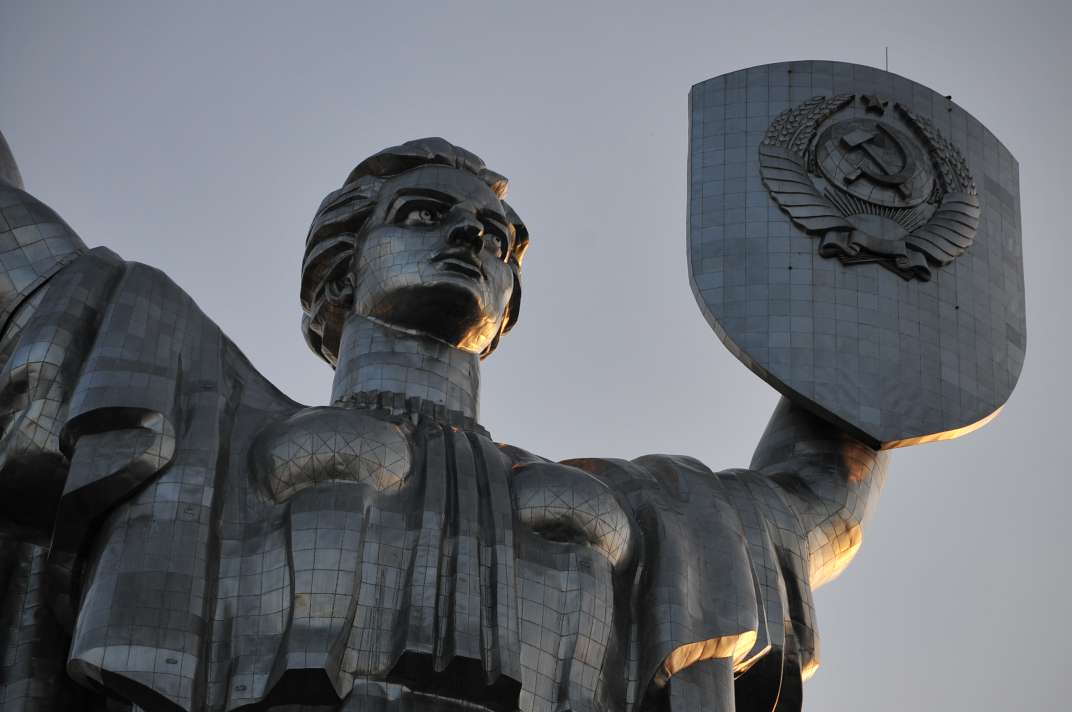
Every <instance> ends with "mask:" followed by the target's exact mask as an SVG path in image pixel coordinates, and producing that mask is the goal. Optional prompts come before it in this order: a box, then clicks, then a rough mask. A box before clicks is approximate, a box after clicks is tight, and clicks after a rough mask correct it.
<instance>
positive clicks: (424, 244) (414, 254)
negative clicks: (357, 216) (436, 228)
mask: <svg viewBox="0 0 1072 712" xmlns="http://www.w3.org/2000/svg"><path fill="white" fill-rule="evenodd" d="M432 242H434V239H427V238H426V237H425V236H423V235H414V234H410V233H408V232H406V231H404V230H400V229H398V228H395V227H382V228H376V229H374V230H372V231H371V232H370V233H369V234H368V235H367V236H366V237H365V239H364V240H362V241H361V246H360V248H359V251H358V254H357V260H356V261H355V263H354V276H355V277H356V278H357V285H358V286H357V288H358V290H359V291H360V292H365V293H368V292H371V291H378V290H379V289H380V288H382V287H383V286H384V285H386V284H388V283H390V282H392V281H394V280H398V279H400V278H403V279H404V278H406V276H407V275H409V279H410V280H412V279H413V278H415V276H416V273H417V267H418V266H419V265H421V264H423V263H424V262H426V261H427V259H428V252H429V243H432Z"/></svg>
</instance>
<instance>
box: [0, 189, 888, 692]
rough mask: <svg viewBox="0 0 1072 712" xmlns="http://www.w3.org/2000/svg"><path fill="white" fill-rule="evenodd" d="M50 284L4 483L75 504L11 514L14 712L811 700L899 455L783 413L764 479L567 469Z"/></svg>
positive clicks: (119, 281) (6, 394)
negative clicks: (833, 582) (854, 567)
mask: <svg viewBox="0 0 1072 712" xmlns="http://www.w3.org/2000/svg"><path fill="white" fill-rule="evenodd" d="M22 196H23V197H22V198H20V199H23V200H32V199H31V198H29V196H25V194H22ZM55 259H56V260H62V259H63V257H62V255H60V256H57V257H56V258H55ZM61 266H62V265H61ZM57 269H59V268H58V267H57ZM50 280H51V281H49V282H48V284H47V286H46V287H45V289H44V290H40V291H38V292H37V294H36V295H35V296H32V297H26V296H25V295H16V296H15V297H13V298H14V299H16V300H17V301H18V302H19V304H17V305H14V306H12V307H11V309H12V311H14V313H15V317H14V318H13V319H12V320H11V321H10V322H9V324H8V329H7V331H6V332H5V334H4V335H3V336H2V337H0V353H3V354H6V355H7V360H6V362H5V364H4V367H3V370H2V372H0V394H2V396H3V398H2V402H4V403H6V404H9V405H10V408H9V410H8V411H5V413H4V416H5V418H8V419H9V420H14V421H15V422H18V423H23V424H28V427H30V428H31V430H29V431H27V432H28V433H29V436H28V437H27V438H26V439H25V440H24V441H15V440H5V442H4V446H5V450H4V456H5V458H6V459H5V461H4V464H3V469H2V470H0V474H2V477H0V483H2V485H3V486H5V487H12V486H15V488H16V489H17V490H18V491H19V492H20V493H22V495H23V496H24V497H26V498H28V499H30V500H37V501H43V502H46V503H48V504H47V506H46V507H44V508H43V509H40V510H33V509H28V510H26V511H13V510H12V511H8V510H7V509H5V510H4V512H3V514H4V523H5V526H6V527H8V528H7V529H5V530H4V532H3V536H2V538H0V544H2V546H0V572H2V573H3V575H4V576H5V579H6V580H7V581H10V582H12V584H13V585H9V586H5V587H4V595H3V599H2V601H0V606H2V609H0V614H2V615H3V620H4V622H5V623H6V624H7V628H8V631H9V635H8V636H7V637H6V638H5V639H4V640H3V646H4V647H3V666H2V668H0V695H2V696H3V697H0V699H2V700H3V701H4V708H5V709H12V710H32V711H34V712H46V711H52V710H60V709H78V708H81V709H83V710H103V709H105V708H107V709H109V710H114V709H121V710H126V709H130V710H131V711H132V712H135V711H136V710H146V711H148V712H153V711H155V710H157V709H174V708H175V707H176V706H178V707H179V708H181V709H198V710H212V711H214V712H216V711H218V712H222V711H223V710H228V711H230V710H236V709H242V708H246V709H265V710H268V709H271V710H292V711H295V712H296V711H297V710H301V711H302V712H310V711H311V710H319V711H321V712H328V711H329V710H354V709H366V708H369V709H371V708H377V709H399V708H400V707H405V708H407V709H420V710H425V711H428V712H440V711H443V712H446V711H448V710H449V711H451V712H460V711H461V710H464V709H470V710H471V709H474V708H483V709H487V710H491V711H495V712H502V711H504V710H506V711H507V712H508V711H509V710H512V709H519V710H524V712H551V711H553V710H558V709H563V708H569V709H572V710H577V711H580V710H590V711H592V712H595V711H596V710H599V709H614V710H627V709H631V710H649V709H666V705H669V706H670V708H671V709H673V710H676V711H677V712H686V711H687V712H692V710H695V709H698V708H699V707H698V706H699V705H701V704H702V701H703V700H709V701H711V704H712V705H714V704H716V702H715V701H716V700H717V704H718V705H721V706H722V707H723V708H725V709H729V708H732V707H733V706H734V701H733V700H734V692H733V691H734V689H735V688H736V689H737V690H738V691H740V693H741V694H740V695H739V696H738V698H737V702H736V708H737V709H738V710H742V711H743V710H756V711H757V712H758V711H760V710H770V709H773V704H774V701H779V702H778V704H779V708H778V709H780V710H785V709H790V708H793V707H794V706H796V707H799V689H798V688H799V682H800V680H801V678H802V677H803V676H805V675H807V674H808V673H809V672H810V671H811V670H813V669H814V666H815V664H816V658H815V650H816V643H815V634H814V622H813V620H812V618H813V616H812V605H811V598H810V590H811V587H812V585H813V584H814V583H817V582H819V581H821V580H823V579H825V578H828V577H829V576H831V575H833V574H836V572H837V571H838V570H840V568H841V567H843V566H844V564H845V563H846V562H847V561H848V559H850V558H851V557H852V555H853V554H854V553H855V550H856V546H857V544H858V541H859V528H860V527H861V526H862V524H863V520H864V518H865V517H866V515H867V513H868V511H869V510H870V508H871V506H872V505H873V502H874V499H875V496H876V494H877V490H878V489H879V487H880V485H881V481H882V475H883V472H884V470H883V466H884V460H883V459H882V458H881V457H879V455H878V454H877V453H875V451H873V450H871V449H869V448H867V447H865V446H862V445H861V444H860V443H857V442H855V441H852V440H851V439H846V438H845V436H844V435H842V434H841V433H839V432H838V431H837V430H836V429H834V428H832V427H831V426H829V425H827V424H825V423H823V422H821V421H819V420H817V419H815V418H814V417H812V416H810V415H807V414H806V413H805V412H803V411H801V410H799V409H796V408H793V407H792V406H791V405H790V404H789V403H788V402H783V404H782V405H781V406H779V410H778V411H776V413H775V416H774V418H773V419H772V422H771V425H770V427H769V428H768V431H767V433H766V434H765V435H764V437H763V440H762V442H761V444H760V447H759V449H758V451H757V459H756V461H755V462H754V463H753V467H754V468H757V470H761V471H743V470H739V471H734V470H730V471H725V472H722V473H717V474H716V473H713V472H712V471H711V470H709V469H708V468H707V467H705V466H703V465H702V464H700V463H698V462H696V461H695V460H691V459H690V458H681V457H670V456H663V455H655V456H647V457H644V458H639V459H638V460H636V461H633V462H626V461H621V460H609V459H587V460H575V461H570V462H566V463H559V464H556V463H549V462H547V461H545V460H542V459H540V458H538V457H535V456H532V455H530V454H528V453H525V452H523V451H521V450H518V449H516V448H510V447H505V446H499V445H496V444H494V443H493V442H492V441H491V440H490V439H489V437H488V436H487V433H486V431H484V430H483V429H482V428H479V427H478V426H476V425H475V423H473V422H472V420H471V418H470V417H469V416H468V415H466V414H462V413H457V412H446V411H445V409H444V407H443V404H442V403H431V402H429V401H422V400H421V399H420V398H416V397H407V395H406V394H387V393H368V392H359V393H357V394H354V395H355V396H356V398H355V400H353V401H352V402H351V401H347V404H348V405H349V406H350V408H348V409H343V408H311V409H307V408H302V407H301V406H300V405H298V404H296V403H293V402H291V401H289V400H288V399H286V398H285V397H284V396H282V395H281V394H279V393H278V392H277V391H275V390H274V389H273V388H272V387H271V385H270V384H268V383H267V382H266V381H265V380H264V379H263V378H262V377H261V376H260V375H259V374H257V373H256V372H255V371H254V370H253V369H252V367H251V366H250V365H249V362H248V361H247V360H246V359H245V358H244V357H243V356H242V355H241V354H240V353H239V352H238V351H237V349H235V348H234V346H233V345H232V344H230V342H228V341H227V340H226V338H225V337H224V336H223V335H222V334H221V333H220V331H219V329H218V328H217V327H216V326H215V325H214V324H212V323H211V322H210V321H209V320H208V319H207V318H205V317H204V315H203V314H201V313H200V311H199V310H198V309H197V308H196V306H195V305H194V304H193V302H192V301H191V300H190V298H189V297H188V296H187V295H186V294H185V293H184V292H183V291H182V290H181V289H179V288H178V287H177V286H176V285H175V284H174V283H172V282H171V281H170V280H168V279H167V277H166V276H165V275H163V274H162V273H161V272H159V271H157V270H154V269H151V268H148V267H145V266H143V265H138V264H135V263H125V262H123V261H122V260H120V259H118V258H117V257H115V256H114V255H112V254H111V253H109V252H108V251H107V250H103V249H102V248H97V249H95V250H92V251H90V252H89V253H88V254H85V255H83V256H82V257H80V258H79V259H78V260H77V261H75V262H73V263H71V264H69V265H67V266H66V267H64V268H63V269H59V271H58V272H55V273H54V276H53V277H51V278H50ZM422 365H424V362H421V363H418V364H417V366H418V367H419V366H422ZM428 371H429V373H432V372H434V369H428ZM440 392H446V391H445V390H442V389H441V390H440ZM473 395H474V397H475V393H474V394H473ZM61 432H64V433H65V434H66V435H65V437H67V438H69V440H70V442H69V443H68V444H67V445H65V446H64V449H63V452H66V453H69V458H68V459H63V458H60V459H57V461H56V463H55V464H56V469H55V473H54V474H55V477H51V478H50V477H35V478H34V479H33V480H32V481H29V480H20V479H19V478H18V473H19V472H25V471H33V472H35V474H40V473H41V472H42V470H40V469H37V470H31V469H28V468H29V465H30V464H33V465H35V466H38V465H40V463H41V462H43V461H47V458H48V457H51V454H52V453H60V446H59V444H58V438H59V434H60V433H61ZM17 442H21V444H18V445H17V446H14V445H13V443H17ZM799 453H803V455H801V454H799ZM60 454H62V453H60ZM65 457H66V456H65ZM64 478H65V479H64ZM9 501H10V500H6V499H5V500H4V501H3V504H4V505H5V506H9ZM53 514H54V515H55V516H52V515H53ZM54 524H55V526H54ZM13 525H17V526H13ZM49 537H51V544H50V545H49V547H48V550H47V554H46V553H45V546H44V544H45V542H48V541H49ZM46 579H47V580H48V583H49V590H50V596H51V598H52V600H51V601H50V605H48V606H47V608H46V607H45V606H42V598H41V592H42V591H43V590H44V582H45V580H46ZM47 611H56V613H57V616H58V618H57V619H53V618H52V617H51V615H50V614H48V613H47ZM39 612H40V614H38V613H39ZM16 621H17V623H16ZM61 625H62V626H68V627H69V628H70V629H71V630H72V631H73V635H72V637H71V639H70V641H69V645H70V649H69V650H67V645H68V640H67V638H66V636H65V635H64V633H62V632H61V628H60V626H61ZM38 657H40V661H38ZM65 661H66V674H64V671H63V666H64V662H65ZM735 676H737V677H736V682H735ZM105 697H107V700H105V699H104V698H105ZM474 705H475V707H474Z"/></svg>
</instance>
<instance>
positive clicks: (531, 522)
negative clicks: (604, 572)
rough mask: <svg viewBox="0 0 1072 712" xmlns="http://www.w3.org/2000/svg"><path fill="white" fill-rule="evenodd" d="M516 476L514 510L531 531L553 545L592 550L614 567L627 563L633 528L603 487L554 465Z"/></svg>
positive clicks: (539, 466) (532, 468)
mask: <svg viewBox="0 0 1072 712" xmlns="http://www.w3.org/2000/svg"><path fill="white" fill-rule="evenodd" d="M515 473H516V474H515V477H514V480H513V492H514V501H515V505H514V506H515V512H516V513H517V517H518V519H519V520H520V521H521V523H522V524H524V525H526V526H527V527H528V528H529V529H531V530H532V531H533V533H535V534H536V535H537V536H539V537H541V538H543V539H546V540H549V541H553V542H559V543H562V544H572V545H582V546H590V547H593V548H595V549H597V550H599V551H601V552H602V553H603V554H604V555H606V556H607V558H608V559H610V562H611V563H612V564H613V565H614V566H615V567H618V566H621V565H623V564H625V563H627V562H628V561H629V560H630V558H631V556H632V550H633V547H634V544H633V541H634V539H635V538H636V536H635V535H634V533H633V529H634V525H633V522H632V519H631V518H630V517H629V515H628V514H627V513H626V511H625V509H623V507H622V506H621V504H620V503H619V502H618V498H617V497H616V496H615V495H614V492H613V491H612V490H611V489H610V488H609V487H607V485H606V484H604V483H603V482H601V481H600V480H599V479H597V478H595V477H593V476H592V475H590V474H588V473H587V472H584V471H583V470H579V469H577V468H575V467H569V466H566V465H560V464H557V463H544V462H538V463H532V464H528V465H525V466H524V467H521V468H518V469H517V470H516V471H515Z"/></svg>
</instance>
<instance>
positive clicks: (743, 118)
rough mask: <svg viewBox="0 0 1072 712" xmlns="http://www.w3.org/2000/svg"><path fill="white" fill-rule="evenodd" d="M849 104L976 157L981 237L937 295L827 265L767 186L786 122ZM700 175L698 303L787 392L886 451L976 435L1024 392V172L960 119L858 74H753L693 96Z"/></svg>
mask: <svg viewBox="0 0 1072 712" xmlns="http://www.w3.org/2000/svg"><path fill="white" fill-rule="evenodd" d="M843 93H850V94H858V95H862V94H877V95H880V96H882V97H885V98H888V99H889V101H890V106H891V107H892V106H893V104H894V103H895V102H902V103H903V104H905V105H906V106H908V107H910V108H911V109H912V110H913V111H914V112H916V113H917V114H919V115H921V116H922V117H924V118H925V119H928V120H929V121H931V122H932V123H933V124H934V126H936V127H937V128H938V130H939V131H940V132H941V133H942V134H943V135H944V136H945V137H946V138H947V139H949V140H950V141H951V142H952V143H953V144H954V145H955V146H957V147H958V148H959V150H960V152H961V153H962V154H963V155H964V157H965V158H966V159H967V163H968V165H969V167H970V170H971V172H972V174H973V175H974V178H975V182H976V184H977V187H978V191H979V200H980V203H981V205H982V216H981V220H980V224H979V228H978V234H977V236H976V240H975V243H974V245H973V246H972V247H971V248H970V249H968V250H967V251H966V252H965V253H964V254H963V255H961V256H960V257H959V258H957V259H956V260H955V261H953V262H952V264H949V265H947V266H945V267H941V268H937V269H935V270H934V272H935V274H934V277H933V279H932V280H931V281H929V282H920V281H918V280H912V281H905V280H903V279H901V278H900V277H898V276H897V275H896V274H894V273H892V272H890V271H889V270H886V269H883V268H882V267H881V266H879V265H878V264H873V263H872V264H858V265H843V264H841V263H840V262H839V261H838V260H836V259H829V258H825V257H822V256H820V255H819V254H818V253H817V250H816V247H817V246H816V240H815V238H813V237H810V236H808V235H807V234H805V233H804V232H802V231H801V230H799V229H798V228H796V227H794V225H793V224H792V222H791V221H790V219H789V218H788V216H787V215H786V214H785V213H784V212H783V211H782V210H781V209H780V208H779V207H778V205H777V204H776V203H775V201H774V200H773V199H772V198H771V196H770V194H769V193H768V191H767V188H766V187H765V186H764V185H763V183H762V181H761V179H760V169H759V156H758V146H759V143H760V141H761V140H762V139H763V136H764V134H765V132H766V130H767V127H768V126H769V125H770V123H771V121H772V120H773V119H774V118H775V117H776V116H778V115H779V114H780V113H781V112H783V111H785V110H786V109H788V108H790V107H792V106H796V105H797V104H799V103H801V102H803V101H806V100H808V99H811V98H813V97H816V96H833V95H838V94H843ZM850 112H855V113H856V115H858V116H863V115H865V113H866V110H865V109H864V108H863V107H862V106H857V107H856V108H853V109H851V110H850ZM849 115H852V114H851V113H847V114H846V116H849ZM689 176H690V177H689V215H688V225H689V248H688V249H689V268H690V275H691V279H692V286H693V291H694V293H695V295H696V297H697V300H698V301H699V302H700V304H701V309H702V310H703V311H704V314H705V316H706V318H707V319H708V321H709V322H710V323H711V325H712V326H713V327H714V328H715V330H716V332H717V333H718V334H719V336H720V337H721V338H722V340H723V342H724V343H725V344H726V346H727V347H728V348H729V349H730V350H731V351H732V352H733V353H734V354H735V355H736V356H737V357H738V358H739V359H741V360H742V361H743V362H744V363H745V364H747V365H748V366H749V367H750V368H751V369H752V370H753V371H755V372H756V373H757V374H759V375H760V376H761V377H763V378H764V379H765V380H767V381H768V382H770V383H771V384H772V385H774V386H775V387H777V388H779V390H781V391H782V392H783V393H785V394H787V395H790V396H791V397H794V398H800V399H802V400H803V401H805V402H808V401H810V402H813V403H817V404H818V405H819V407H820V408H821V409H823V410H825V411H826V412H827V413H828V414H829V415H831V416H832V417H833V418H834V419H836V420H838V421H840V422H841V423H842V424H843V425H848V426H851V427H854V428H855V431H856V432H857V433H858V434H861V435H862V436H864V437H866V438H867V439H868V440H869V441H870V442H872V443H873V444H877V443H887V442H890V441H896V440H900V439H902V438H909V437H915V436H919V435H926V434H931V433H940V432H944V431H947V430H950V429H952V428H955V427H961V426H964V425H968V424H970V423H973V422H975V421H977V420H979V419H981V418H983V417H984V416H987V415H989V414H990V413H991V412H993V411H994V410H995V409H996V408H998V407H999V406H1001V405H1002V404H1003V403H1004V401H1005V399H1006V398H1007V397H1008V395H1009V394H1010V393H1011V391H1012V387H1013V386H1014V385H1015V382H1016V380H1017V377H1018V376H1019V372H1020V368H1021V366H1022V363H1023V358H1024V348H1025V317H1024V297H1023V294H1024V292H1023V277H1022V274H1023V272H1022V258H1021V253H1020V212H1019V210H1020V209H1019V176H1018V167H1017V163H1016V161H1015V160H1014V159H1013V157H1012V156H1011V155H1010V153H1009V152H1008V151H1007V150H1006V149H1005V148H1004V147H1003V146H1002V145H1001V144H1000V143H999V142H998V140H997V139H996V138H995V137H994V136H993V135H992V134H991V133H990V132H989V131H987V130H986V128H985V127H983V126H982V125H981V124H980V123H979V122H978V121H977V120H975V119H974V118H972V117H971V116H970V115H969V114H967V112H965V111H964V110H963V109H961V108H960V107H959V106H957V105H956V104H954V103H952V102H951V101H949V100H947V99H946V98H945V97H943V96H941V95H939V94H937V93H935V92H933V91H931V90H930V89H927V88H925V87H922V86H920V85H919V84H916V83H914V82H911V81H909V80H907V79H904V78H903V77H899V76H897V75H894V74H889V73H886V72H883V71H881V70H878V69H873V68H869V67H862V66H858V65H851V64H843V63H837V62H818V61H805V62H788V63H781V64H771V65H765V66H760V67H754V68H752V69H747V70H741V71H738V72H734V73H731V74H727V75H724V76H720V77H716V78H714V79H710V80H708V81H706V82H702V83H700V84H697V85H696V86H694V87H693V89H692V93H691V94H690V154H689Z"/></svg>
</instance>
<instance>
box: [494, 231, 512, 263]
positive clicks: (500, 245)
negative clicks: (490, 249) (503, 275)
mask: <svg viewBox="0 0 1072 712" xmlns="http://www.w3.org/2000/svg"><path fill="white" fill-rule="evenodd" d="M491 238H492V240H494V244H495V256H496V257H498V258H499V259H500V260H502V261H503V262H505V261H506V256H507V255H509V254H510V241H509V240H508V239H506V236H505V235H500V234H499V233H497V232H493V233H492V234H491Z"/></svg>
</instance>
